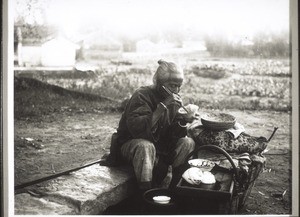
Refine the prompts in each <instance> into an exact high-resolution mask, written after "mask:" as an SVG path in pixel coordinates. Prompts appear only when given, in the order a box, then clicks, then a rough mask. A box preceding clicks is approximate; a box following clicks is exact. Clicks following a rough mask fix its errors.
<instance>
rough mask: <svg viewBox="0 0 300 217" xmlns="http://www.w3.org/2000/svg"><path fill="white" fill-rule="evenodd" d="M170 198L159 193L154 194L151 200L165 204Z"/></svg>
mask: <svg viewBox="0 0 300 217" xmlns="http://www.w3.org/2000/svg"><path fill="white" fill-rule="evenodd" d="M170 200H171V197H169V196H164V195H161V196H154V197H153V201H154V202H155V203H160V204H167V203H169V202H170Z"/></svg>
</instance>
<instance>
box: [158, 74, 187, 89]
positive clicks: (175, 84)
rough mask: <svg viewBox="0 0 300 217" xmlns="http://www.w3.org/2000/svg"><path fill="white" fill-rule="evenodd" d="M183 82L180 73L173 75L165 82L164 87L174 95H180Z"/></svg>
mask: <svg viewBox="0 0 300 217" xmlns="http://www.w3.org/2000/svg"><path fill="white" fill-rule="evenodd" d="M182 82H183V75H182V74H179V73H172V74H170V77H169V78H168V80H166V81H165V82H163V84H162V85H163V86H165V87H166V88H167V89H168V90H170V91H171V92H172V93H175V94H178V93H179V92H180V88H181V85H182Z"/></svg>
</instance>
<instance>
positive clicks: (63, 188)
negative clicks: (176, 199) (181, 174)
mask: <svg viewBox="0 0 300 217" xmlns="http://www.w3.org/2000/svg"><path fill="white" fill-rule="evenodd" d="M30 189H33V190H34V192H35V193H36V192H38V194H32V193H31V194H30V193H27V192H26V193H21V194H17V195H15V214H16V215H95V214H101V213H102V212H103V211H105V210H106V209H107V208H108V207H109V206H112V205H115V204H117V203H119V202H121V201H122V200H124V199H126V198H127V197H129V196H130V195H132V194H133V193H134V191H135V190H136V189H137V184H136V181H135V178H134V173H133V170H132V169H131V168H130V167H105V166H100V165H99V164H95V165H92V166H89V167H86V168H83V169H81V170H78V171H75V172H72V173H71V174H70V175H64V176H61V177H58V178H55V179H52V180H49V181H46V182H42V183H39V184H36V185H34V186H31V187H30Z"/></svg>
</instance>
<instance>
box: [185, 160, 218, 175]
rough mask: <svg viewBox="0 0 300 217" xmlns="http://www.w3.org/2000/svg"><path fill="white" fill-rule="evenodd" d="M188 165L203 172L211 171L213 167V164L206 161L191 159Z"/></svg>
mask: <svg viewBox="0 0 300 217" xmlns="http://www.w3.org/2000/svg"><path fill="white" fill-rule="evenodd" d="M188 163H189V165H190V166H193V167H198V168H200V169H201V170H202V171H203V172H204V171H211V170H212V168H213V167H214V166H215V162H213V161H210V160H206V159H191V160H189V161H188Z"/></svg>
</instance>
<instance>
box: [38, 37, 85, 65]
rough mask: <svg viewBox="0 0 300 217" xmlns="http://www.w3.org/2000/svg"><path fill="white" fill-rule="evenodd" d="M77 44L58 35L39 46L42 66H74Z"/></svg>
mask: <svg viewBox="0 0 300 217" xmlns="http://www.w3.org/2000/svg"><path fill="white" fill-rule="evenodd" d="M79 48H80V47H79V45H77V44H74V43H73V42H71V41H69V40H67V39H66V38H64V37H61V36H58V37H56V38H53V39H51V40H49V41H46V42H45V43H43V44H42V46H41V64H42V66H74V65H75V62H76V50H77V49H79Z"/></svg>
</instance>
